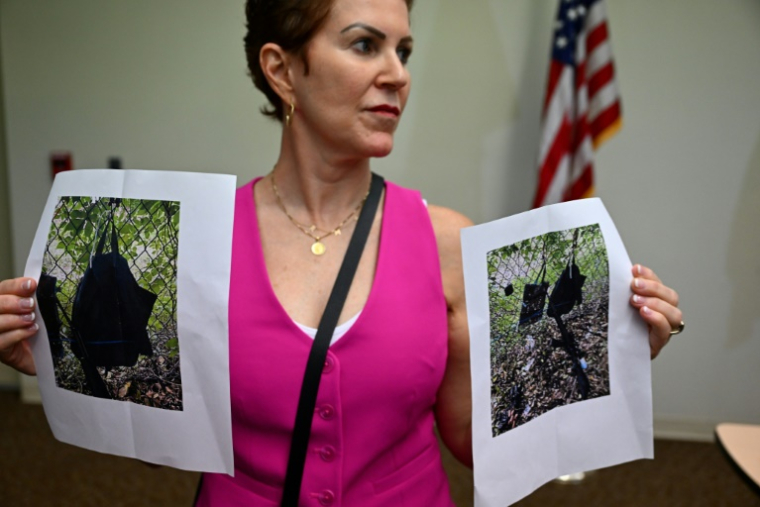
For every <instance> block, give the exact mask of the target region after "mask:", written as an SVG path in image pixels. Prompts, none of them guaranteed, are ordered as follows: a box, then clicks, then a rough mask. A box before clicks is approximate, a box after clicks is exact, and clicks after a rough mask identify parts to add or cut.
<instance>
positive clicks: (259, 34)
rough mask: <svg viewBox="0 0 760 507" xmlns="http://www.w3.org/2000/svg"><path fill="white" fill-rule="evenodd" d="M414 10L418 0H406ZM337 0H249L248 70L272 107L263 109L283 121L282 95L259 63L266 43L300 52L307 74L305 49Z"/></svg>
mask: <svg viewBox="0 0 760 507" xmlns="http://www.w3.org/2000/svg"><path fill="white" fill-rule="evenodd" d="M405 1H406V7H407V9H409V10H410V11H411V10H412V4H413V3H414V0H405ZM334 2H335V0H247V1H246V5H245V19H246V28H247V33H246V35H245V37H244V39H243V41H244V45H245V56H246V59H247V61H248V73H249V74H250V76H251V78H252V79H253V84H254V85H256V88H258V89H259V90H261V91H262V92H263V93H264V95H266V97H267V100H269V104H270V107H268V106H264V107H262V108H261V112H262V113H263V114H264V115H266V116H270V117H272V118H275V119H277V120H280V121H282V116H283V107H282V100H281V99H280V96H279V95H277V93H276V92H275V91H274V90H273V89H272V87H271V86H269V83H268V82H267V79H266V77H265V76H264V72H263V70H262V69H261V65H260V63H259V53H260V52H261V48H262V46H264V44H266V43H268V42H274V43H275V44H277V45H279V46H280V47H281V48H282V49H284V50H285V51H288V52H289V53H292V54H295V55H298V56H300V57H301V59H302V60H303V62H304V65H305V70H306V73H307V74H308V72H309V64H308V62H307V61H306V54H305V49H306V45H307V44H308V43H309V41H310V40H311V38H312V37H314V34H315V33H317V31H318V30H319V29H320V28H321V27H322V25H323V24H324V22H325V20H326V19H327V16H328V14H330V9H332V6H333V3H334Z"/></svg>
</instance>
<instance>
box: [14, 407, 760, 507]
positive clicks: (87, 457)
mask: <svg viewBox="0 0 760 507" xmlns="http://www.w3.org/2000/svg"><path fill="white" fill-rule="evenodd" d="M655 455H656V459H655V460H654V461H638V462H634V463H629V464H625V465H620V466H617V467H612V468H609V469H605V470H600V471H597V472H594V473H592V474H591V475H590V476H589V477H588V478H587V479H586V480H585V481H584V482H583V483H582V484H580V485H561V484H555V483H550V484H547V485H546V486H544V487H543V488H541V489H539V490H538V491H536V492H535V493H534V494H532V495H531V496H530V497H528V498H527V499H525V500H522V501H521V502H519V503H517V504H516V505H517V506H519V507H532V506H539V505H541V506H553V505H558V506H563V507H574V506H583V507H594V506H654V507H657V506H669V507H678V506H690V507H692V506H696V507H699V506H741V507H752V506H758V507H760V496H759V495H757V494H756V493H755V492H754V491H753V490H751V489H750V487H749V486H748V485H747V484H745V483H744V482H743V480H742V479H740V478H739V476H738V475H737V474H736V473H735V471H734V470H733V469H732V468H731V466H730V465H729V464H728V463H727V461H726V459H725V458H724V456H723V455H722V454H721V452H720V450H719V449H718V448H717V447H716V446H715V445H714V444H703V443H687V442H675V441H665V440H662V441H656V442H655ZM444 464H445V466H446V467H447V471H448V472H449V475H450V479H451V489H452V494H453V495H454V498H455V500H456V502H457V505H458V506H459V507H467V506H471V505H472V472H470V471H469V470H467V469H466V468H464V467H463V466H461V465H459V464H458V463H456V462H455V461H454V459H453V458H451V456H450V455H448V454H445V455H444ZM197 481H198V474H196V473H191V472H183V471H180V470H174V469H170V468H159V469H152V468H149V467H147V466H145V465H144V464H142V463H139V462H137V461H135V460H130V459H124V458H117V457H115V456H110V455H105V454H99V453H94V452H91V451H86V450H83V449H79V448H76V447H72V446H70V445H67V444H62V443H60V442H57V441H56V440H55V439H54V438H53V436H52V434H51V433H50V429H49V428H48V425H47V421H46V420H45V416H44V414H43V412H42V408H41V407H40V406H36V405H22V404H21V403H19V401H18V396H17V395H16V393H11V392H0V507H47V506H55V507H69V506H71V507H73V506H76V507H88V506H108V507H132V506H134V507H142V506H167V507H173V506H177V507H180V506H182V507H189V506H190V505H191V503H192V499H193V495H194V492H195V486H196V484H197ZM349 507H353V506H349ZM359 507H360V506H359ZM422 507H424V506H422Z"/></svg>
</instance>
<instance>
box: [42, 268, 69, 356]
mask: <svg viewBox="0 0 760 507" xmlns="http://www.w3.org/2000/svg"><path fill="white" fill-rule="evenodd" d="M57 283H58V279H57V278H56V277H54V276H51V275H47V274H45V273H42V274H41V275H40V281H39V282H38V283H37V308H38V310H39V312H40V316H41V317H42V320H43V321H44V322H45V329H47V335H48V341H49V342H50V353H51V354H52V356H53V357H57V358H61V357H63V343H62V342H61V319H60V317H59V316H58V308H57V305H56V302H57V299H56V298H57V296H56V284H57Z"/></svg>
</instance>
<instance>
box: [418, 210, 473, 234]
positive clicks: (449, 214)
mask: <svg viewBox="0 0 760 507" xmlns="http://www.w3.org/2000/svg"><path fill="white" fill-rule="evenodd" d="M428 213H429V214H430V221H431V222H432V223H433V230H434V231H435V235H436V237H437V236H451V235H455V236H457V238H458V237H459V231H460V230H462V229H463V228H464V227H469V226H471V225H473V222H472V220H470V219H469V218H468V217H466V216H465V215H463V214H462V213H460V212H458V211H455V210H453V209H451V208H446V207H444V206H436V205H434V204H428ZM457 240H458V239H457Z"/></svg>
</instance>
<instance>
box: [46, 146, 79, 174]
mask: <svg viewBox="0 0 760 507" xmlns="http://www.w3.org/2000/svg"><path fill="white" fill-rule="evenodd" d="M73 168H74V163H73V157H72V156H71V152H70V151H54V152H53V153H51V154H50V169H51V171H52V177H53V178H55V175H56V174H58V173H60V172H63V171H71V170H72V169H73Z"/></svg>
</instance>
